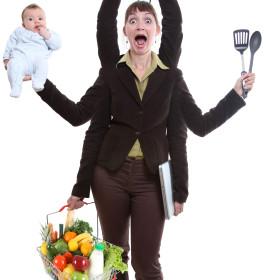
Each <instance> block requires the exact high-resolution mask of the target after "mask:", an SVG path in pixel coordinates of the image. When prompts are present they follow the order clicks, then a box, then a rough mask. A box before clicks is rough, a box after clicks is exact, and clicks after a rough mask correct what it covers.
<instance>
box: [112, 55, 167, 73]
mask: <svg viewBox="0 0 280 280" xmlns="http://www.w3.org/2000/svg"><path fill="white" fill-rule="evenodd" d="M151 54H152V62H151V66H150V68H151V69H153V70H155V69H156V68H157V67H159V68H160V69H162V70H168V69H169V67H167V66H166V65H165V64H164V63H163V62H162V61H161V60H160V58H159V57H158V55H157V54H156V53H154V52H152V53H151ZM120 63H126V65H127V66H129V67H130V68H132V62H131V58H130V55H129V51H128V52H126V53H125V54H124V55H123V56H122V58H121V59H120V60H119V61H118V63H117V65H118V64H120Z"/></svg>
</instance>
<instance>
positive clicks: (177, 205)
mask: <svg viewBox="0 0 280 280" xmlns="http://www.w3.org/2000/svg"><path fill="white" fill-rule="evenodd" d="M183 210H184V203H179V202H177V201H175V202H174V216H178V215H179V214H181V213H182V212H183Z"/></svg>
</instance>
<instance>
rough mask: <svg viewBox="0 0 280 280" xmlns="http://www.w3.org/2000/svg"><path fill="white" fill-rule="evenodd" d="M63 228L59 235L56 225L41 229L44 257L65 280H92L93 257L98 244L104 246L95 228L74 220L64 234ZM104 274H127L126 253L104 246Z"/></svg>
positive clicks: (120, 249)
mask: <svg viewBox="0 0 280 280" xmlns="http://www.w3.org/2000/svg"><path fill="white" fill-rule="evenodd" d="M62 226H63V225H61V224H60V225H59V232H60V233H59V235H60V236H59V235H58V233H57V231H55V230H54V227H53V225H52V224H50V223H49V224H47V225H45V226H42V228H41V236H42V244H41V247H40V252H41V254H42V255H43V256H44V257H45V258H47V259H48V260H49V262H51V263H52V266H54V267H55V268H56V269H57V270H58V271H59V274H60V278H59V279H63V280H89V276H88V271H89V268H90V262H91V260H90V255H91V253H92V251H93V250H94V244H95V242H100V240H97V239H96V238H95V237H94V236H93V235H92V231H93V230H92V227H91V226H90V225H89V223H88V222H86V221H83V220H79V219H77V220H73V222H71V223H69V222H68V224H67V226H66V227H65V230H64V232H63V231H62ZM103 243H104V246H105V249H104V272H106V271H109V270H112V269H115V270H118V271H121V272H122V273H124V272H125V271H127V264H125V263H124V262H123V261H122V253H123V249H122V248H120V247H118V246H115V245H112V244H109V243H106V242H103Z"/></svg>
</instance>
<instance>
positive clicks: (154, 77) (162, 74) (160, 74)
mask: <svg viewBox="0 0 280 280" xmlns="http://www.w3.org/2000/svg"><path fill="white" fill-rule="evenodd" d="M166 74H167V70H161V69H159V68H157V69H156V70H155V71H154V72H153V73H152V74H151V75H150V76H149V81H148V84H147V88H146V90H145V93H144V96H143V99H142V104H144V103H146V102H147V101H148V100H149V99H150V98H151V96H153V95H154V94H155V93H157V89H158V88H159V86H160V85H161V84H162V83H163V81H164V79H165V78H166Z"/></svg>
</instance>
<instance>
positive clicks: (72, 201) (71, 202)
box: [67, 195, 85, 210]
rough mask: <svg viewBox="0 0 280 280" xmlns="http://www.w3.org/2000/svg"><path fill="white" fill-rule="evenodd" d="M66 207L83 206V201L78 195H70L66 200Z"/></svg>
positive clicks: (76, 207)
mask: <svg viewBox="0 0 280 280" xmlns="http://www.w3.org/2000/svg"><path fill="white" fill-rule="evenodd" d="M67 204H68V208H69V209H70V210H74V209H79V208H81V207H83V206H84V204H85V203H84V201H83V200H82V199H81V198H80V197H78V196H74V195H72V196H70V197H69V199H68V200H67Z"/></svg>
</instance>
